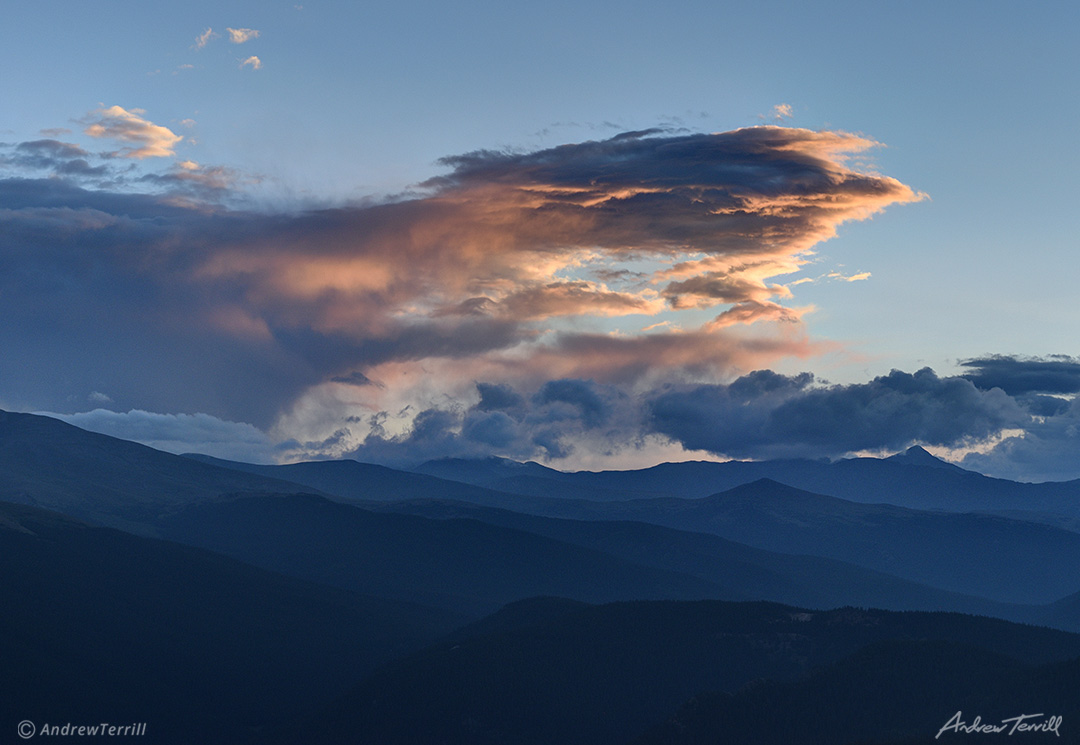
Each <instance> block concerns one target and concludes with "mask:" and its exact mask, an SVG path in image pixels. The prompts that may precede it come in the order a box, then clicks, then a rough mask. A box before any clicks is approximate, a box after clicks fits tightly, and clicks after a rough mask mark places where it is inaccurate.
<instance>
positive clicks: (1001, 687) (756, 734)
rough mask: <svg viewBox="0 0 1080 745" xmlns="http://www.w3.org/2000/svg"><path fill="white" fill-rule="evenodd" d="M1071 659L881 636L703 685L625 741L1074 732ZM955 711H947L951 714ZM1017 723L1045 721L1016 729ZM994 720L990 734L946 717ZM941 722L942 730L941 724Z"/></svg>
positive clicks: (949, 739)
mask: <svg viewBox="0 0 1080 745" xmlns="http://www.w3.org/2000/svg"><path fill="white" fill-rule="evenodd" d="M1078 686H1080V660H1072V661H1071V662H1065V663H1053V664H1046V665H1042V666H1039V667H1031V666H1027V665H1024V664H1021V663H1020V662H1017V661H1016V660H1014V659H1011V658H1009V657H1005V656H1003V655H999V654H995V653H993V652H989V651H985V650H983V649H977V648H973V647H971V646H968V645H966V644H962V643H957V642H946V641H937V640H933V641H930V640H918V641H915V640H903V641H895V640H894V641H886V642H881V643H878V644H874V645H871V646H869V647H866V648H864V649H862V650H860V651H858V652H856V653H855V654H854V655H852V656H851V657H850V658H847V659H845V660H841V661H840V662H837V663H834V664H832V665H830V666H828V667H826V668H824V669H821V670H818V671H815V672H814V674H812V675H811V676H810V677H808V678H807V679H806V680H802V681H798V682H794V683H792V682H775V681H766V682H761V683H759V684H757V685H754V686H749V687H747V688H746V689H744V690H742V691H739V692H738V693H735V694H728V693H706V694H702V695H698V696H695V697H694V698H693V699H692V700H691V701H689V702H688V703H686V704H684V705H683V706H682V707H680V709H679V711H678V713H677V714H675V716H673V717H672V718H671V719H670V720H669V721H668V722H667V723H665V724H664V725H662V726H659V727H656V728H654V729H653V730H652V731H650V732H649V733H648V734H646V735H644V736H642V737H641V738H638V739H636V740H634V745H706V744H708V745H714V744H715V743H717V742H733V743H735V742H737V743H740V745H742V744H745V745H826V744H833V743H835V744H836V745H844V744H845V743H849V744H855V743H862V744H864V745H872V744H878V745H886V744H887V743H898V744H899V745H915V744H916V743H922V744H923V745H930V744H931V743H942V742H945V743H962V742H970V741H971V740H972V739H973V738H978V739H990V740H994V741H997V740H1006V741H1016V740H1021V741H1027V742H1077V741H1080V728H1078V721H1077V720H1078V718H1080V700H1078V699H1077V696H1076V691H1077V687H1078ZM958 713H959V714H960V716H959V717H958V718H956V719H954V717H957V714H958ZM1025 714H1028V715H1033V714H1041V716H1036V717H1032V718H1030V719H1026V720H1024V723H1025V724H1051V725H1052V723H1053V719H1052V718H1053V717H1061V721H1060V722H1059V727H1058V729H1059V730H1060V733H1059V735H1056V734H1055V732H1053V731H1034V732H1024V731H1017V732H1014V733H1013V734H1012V735H1009V729H1010V728H1011V727H1012V723H1004V724H1003V722H1005V720H1009V719H1012V718H1014V717H1018V716H1021V715H1025ZM976 717H978V718H979V720H980V723H981V724H984V725H986V724H990V725H996V726H1001V727H1003V728H1004V731H1003V732H1001V733H998V734H988V733H974V732H965V731H958V730H957V729H956V727H955V726H953V727H951V728H948V725H949V724H950V722H951V723H952V724H953V725H957V724H960V723H961V722H962V723H964V724H965V725H968V726H970V725H972V724H973V723H974V722H975V720H976ZM943 729H944V731H943Z"/></svg>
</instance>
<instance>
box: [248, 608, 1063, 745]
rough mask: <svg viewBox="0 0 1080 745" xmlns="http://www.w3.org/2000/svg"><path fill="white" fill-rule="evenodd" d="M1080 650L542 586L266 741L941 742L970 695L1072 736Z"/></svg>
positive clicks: (949, 617) (961, 630)
mask: <svg viewBox="0 0 1080 745" xmlns="http://www.w3.org/2000/svg"><path fill="white" fill-rule="evenodd" d="M1077 655H1080V636H1077V635H1074V634H1066V633H1064V632H1058V631H1051V630H1049V629H1040V628H1035V627H1028V626H1018V625H1014V624H1010V623H1007V622H1004V621H997V620H993V619H985V618H976V617H971V616H963V615H956V614H941V613H888V612H884V611H876V610H862V609H854V608H845V609H839V610H833V611H826V612H813V611H808V610H805V609H799V608H793V607H787V606H780V605H775V604H769V603H724V602H717V601H706V602H697V603H687V602H682V603H656V602H654V603H616V604H611V605H604V606H583V605H581V604H574V603H569V602H567V601H555V600H534V601H529V602H525V603H519V604H517V605H515V606H511V607H508V608H506V609H505V610H504V611H502V612H500V613H499V614H496V615H495V616H493V617H491V618H488V619H485V620H484V621H483V622H481V623H478V624H476V625H474V626H472V627H469V628H466V629H463V630H462V631H460V632H458V633H456V634H454V635H452V636H451V637H450V638H448V639H446V640H445V641H443V642H440V643H439V644H436V645H435V646H433V647H430V648H428V649H427V650H425V651H423V652H421V653H418V654H415V655H411V656H410V657H408V658H406V659H404V660H401V661H399V662H395V663H391V664H389V665H387V666H385V667H383V668H381V669H380V670H379V671H377V672H375V673H374V674H372V675H370V676H369V677H368V678H366V679H365V680H364V681H363V682H361V683H360V684H359V685H358V686H357V687H356V688H355V689H354V690H352V691H351V692H350V693H349V694H347V695H346V696H344V697H343V698H342V699H340V700H339V701H338V702H337V703H336V704H334V705H333V706H331V707H329V708H328V709H327V710H325V711H323V712H321V713H320V714H319V715H318V716H317V717H315V718H313V719H312V720H309V721H306V722H304V723H303V724H301V725H299V726H298V727H295V728H290V729H287V730H285V731H283V732H279V733H276V734H275V736H274V737H271V738H267V740H266V742H267V743H284V742H301V741H302V737H303V736H306V737H308V738H309V739H308V740H307V741H309V742H319V743H351V742H356V741H357V740H358V739H361V740H362V741H365V742H378V743H385V744H387V745H393V744H394V743H421V742H441V743H470V744H471V745H495V743H506V742H513V743H517V744H519V745H547V744H548V743H561V744H565V745H609V744H610V745H615V744H616V743H626V742H628V741H630V740H631V739H634V738H641V739H640V740H636V741H637V742H641V743H642V744H643V745H644V743H661V742H663V743H667V742H671V743H717V742H725V743H726V742H731V743H740V745H741V744H742V743H759V744H761V745H766V744H767V745H799V744H800V743H837V744H838V745H843V744H844V743H856V742H863V743H867V742H880V743H885V742H906V741H919V742H932V741H933V738H934V735H935V734H936V733H937V732H938V731H939V729H940V728H941V727H942V726H943V725H944V724H945V723H946V722H947V721H948V720H949V719H950V718H951V717H952V716H953V715H954V714H955V712H957V711H961V710H962V711H964V712H965V713H966V714H969V717H968V721H970V720H971V719H973V718H974V716H975V715H976V714H981V715H982V717H983V720H984V721H986V720H991V721H1000V720H1001V719H1004V718H1006V717H1008V716H1014V715H1017V714H1021V713H1035V712H1045V713H1046V714H1048V715H1050V714H1056V715H1064V716H1065V724H1064V725H1063V727H1062V729H1063V733H1062V734H1063V736H1066V737H1067V738H1068V737H1071V738H1072V739H1065V740H1061V741H1064V742H1073V741H1075V739H1076V736H1077V734H1078V730H1077V727H1078V726H1080V720H1077V719H1076V717H1075V715H1077V714H1080V703H1078V701H1077V699H1076V694H1075V691H1076V687H1075V684H1076V683H1077V682H1080V679H1078V678H1077V675H1078V674H1080V664H1078V661H1077V660H1076V657H1077ZM1070 660H1072V661H1071V662H1070ZM1055 684H1057V685H1060V686H1061V687H1060V688H1054V685H1055ZM1039 707H1041V708H1039ZM301 733H303V734H302V735H301ZM963 738H964V736H963V735H962V734H961V735H959V736H957V737H955V738H952V739H950V738H948V737H946V738H945V740H944V741H946V742H950V741H951V742H958V741H961V740H963ZM1051 739H1052V740H1053V741H1058V740H1056V739H1054V738H1053V736H1052V735H1051ZM1040 741H1043V740H1040Z"/></svg>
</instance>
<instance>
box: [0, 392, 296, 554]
mask: <svg viewBox="0 0 1080 745" xmlns="http://www.w3.org/2000/svg"><path fill="white" fill-rule="evenodd" d="M247 490H250V491H264V492H265V491H295V490H296V487H295V486H294V485H292V484H288V483H286V482H283V481H279V480H277V479H270V478H266V477H263V476H257V475H253V474H247V473H241V472H239V471H235V470H231V469H225V468H218V467H216V466H212V465H207V464H205V463H199V462H196V461H193V460H191V459H189V458H182V457H180V456H177V455H171V454H169V453H163V452H161V451H159V450H154V449H153V448H149V447H146V446H145V445H139V444H138V443H134V442H128V441H127V440H120V439H117V438H115V437H109V436H107V435H100V434H96V433H94V432H87V431H86V430H83V429H79V428H78V427H74V426H72V425H70V424H67V423H65V422H62V421H60V420H59V419H53V418H51V417H46V416H38V415H35V414H16V413H11V412H7V411H0V500H2V501H6V502H14V503H18V504H28V505H33V506H37V507H41V508H44V509H48V510H53V511H56V512H61V513H64V514H67V515H72V516H74V517H78V518H80V519H83V520H90V521H92V522H97V523H101V524H104V525H110V526H112V527H117V528H121V529H125V530H130V531H133V532H137V533H144V534H145V533H147V532H148V531H149V528H148V525H147V524H148V523H149V522H150V521H152V520H153V519H154V518H155V517H157V515H158V514H160V513H162V512H164V511H168V510H170V509H174V508H176V507H177V506H179V505H183V504H187V503H190V502H194V501H198V500H200V499H205V498H208V497H213V496H217V495H220V494H227V493H230V492H237V491H247Z"/></svg>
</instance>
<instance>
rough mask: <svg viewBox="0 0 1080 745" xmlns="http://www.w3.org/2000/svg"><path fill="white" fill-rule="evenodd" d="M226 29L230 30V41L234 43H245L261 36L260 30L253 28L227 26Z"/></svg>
mask: <svg viewBox="0 0 1080 745" xmlns="http://www.w3.org/2000/svg"><path fill="white" fill-rule="evenodd" d="M225 30H226V31H228V32H229V41H231V42H232V43H233V44H243V43H244V42H246V41H251V40H252V39H255V38H258V36H259V32H258V31H257V30H256V29H253V28H226V29H225Z"/></svg>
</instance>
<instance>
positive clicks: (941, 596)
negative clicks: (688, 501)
mask: <svg viewBox="0 0 1080 745" xmlns="http://www.w3.org/2000/svg"><path fill="white" fill-rule="evenodd" d="M378 509H382V510H386V511H393V512H398V513H407V514H413V515H423V516H425V517H433V518H441V519H447V518H469V519H474V520H480V521H483V522H486V523H491V524H493V525H501V526H504V527H509V528H514V529H517V530H525V531H528V532H530V533H535V534H537V535H541V536H546V537H548V538H554V539H556V540H559V541H562V542H565V543H571V544H574V545H578V546H583V547H586V548H590V549H594V550H597V551H602V552H604V553H606V554H609V555H611V556H615V557H617V558H620V559H623V560H626V561H630V562H634V563H635V564H640V565H645V566H651V567H654V568H657V569H664V570H668V571H673V572H678V573H680V574H683V575H690V576H693V577H698V578H700V579H703V580H707V581H710V582H714V583H716V584H717V585H720V586H722V587H724V588H726V589H727V590H729V591H730V593H731V595H729V597H743V598H748V599H754V600H770V601H774V602H779V603H787V604H790V605H798V606H802V607H809V608H835V607H839V606H844V605H855V606H864V607H875V608H885V609H891V610H944V611H959V612H963V613H976V614H980V615H987V616H994V617H997V618H1007V619H1010V620H1014V621H1034V620H1038V621H1041V622H1043V623H1046V624H1047V625H1050V626H1053V627H1055V628H1064V629H1068V630H1070V631H1080V614H1076V615H1069V614H1067V613H1054V612H1052V611H1051V610H1050V609H1049V608H1042V607H1029V606H1019V605H1009V604H1004V603H994V602H992V601H988V600H985V599H983V598H978V597H972V596H968V595H962V594H959V593H952V592H947V591H943V590H936V589H933V588H930V587H927V586H925V585H920V584H917V583H915V582H910V581H907V580H902V579H899V578H897V577H895V576H892V575H888V574H884V573H882V572H876V571H873V570H869V569H865V568H863V567H860V566H856V565H855V564H851V563H848V562H843V561H838V560H835V559H829V558H825V557H821V556H808V555H791V554H787V553H779V552H776V551H766V550H763V549H757V548H753V547H751V546H747V545H745V544H742V543H736V542H734V541H729V540H726V539H724V538H721V537H719V536H716V535H712V534H707V533H694V532H688V531H683V530H675V529H672V528H666V527H663V526H659V525H651V524H648V523H640V522H628V521H598V520H594V521H587V520H563V519H557V518H547V517H539V516H535V515H524V514H520V513H515V512H510V511H508V510H498V509H494V508H489V507H482V506H478V505H471V504H465V503H454V502H446V501H439V500H415V501H407V502H395V503H393V504H386V505H380V506H378Z"/></svg>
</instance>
